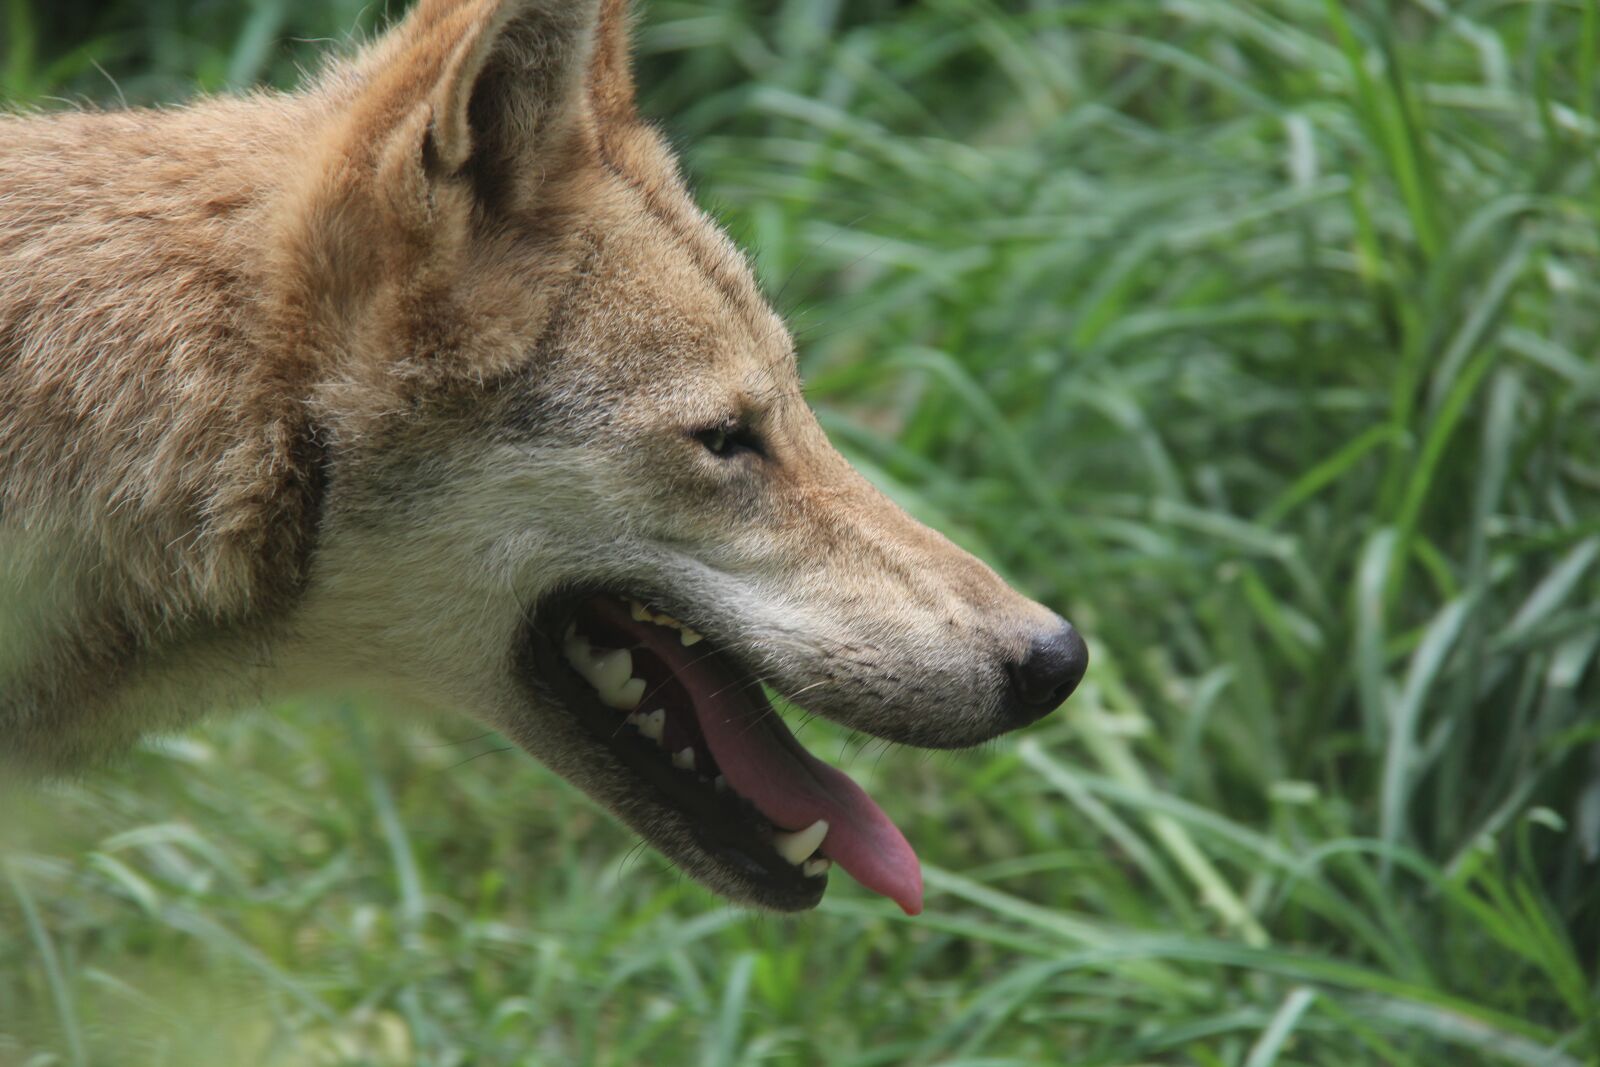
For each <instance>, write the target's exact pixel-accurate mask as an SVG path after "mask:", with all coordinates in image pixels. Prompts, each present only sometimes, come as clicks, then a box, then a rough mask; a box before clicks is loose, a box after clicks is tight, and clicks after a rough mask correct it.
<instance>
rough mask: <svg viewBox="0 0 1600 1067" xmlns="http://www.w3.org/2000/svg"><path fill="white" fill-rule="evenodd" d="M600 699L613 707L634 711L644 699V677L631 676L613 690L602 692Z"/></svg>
mask: <svg viewBox="0 0 1600 1067" xmlns="http://www.w3.org/2000/svg"><path fill="white" fill-rule="evenodd" d="M600 699H601V700H602V701H603V702H605V703H606V704H609V705H610V706H611V707H613V708H619V709H621V710H622V711H632V710H633V709H634V708H636V707H638V706H639V701H641V700H643V699H644V679H643V678H629V679H628V680H627V681H626V682H623V683H622V684H621V685H619V686H618V687H617V688H615V689H613V690H612V691H611V692H609V693H601V694H600Z"/></svg>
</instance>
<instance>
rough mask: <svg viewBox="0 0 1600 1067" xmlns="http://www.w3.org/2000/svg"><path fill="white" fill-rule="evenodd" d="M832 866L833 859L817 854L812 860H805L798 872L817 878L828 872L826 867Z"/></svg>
mask: <svg viewBox="0 0 1600 1067" xmlns="http://www.w3.org/2000/svg"><path fill="white" fill-rule="evenodd" d="M832 866H833V861H832V860H830V859H829V858H828V857H826V856H818V857H817V858H816V859H814V860H806V862H805V866H803V867H801V868H800V873H801V874H803V875H805V876H806V877H807V878H817V877H820V876H822V875H824V874H827V873H828V868H829V867H832Z"/></svg>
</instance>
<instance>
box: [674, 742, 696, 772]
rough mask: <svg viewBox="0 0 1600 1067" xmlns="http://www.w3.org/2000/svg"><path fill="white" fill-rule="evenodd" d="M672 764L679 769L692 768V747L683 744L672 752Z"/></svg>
mask: <svg viewBox="0 0 1600 1067" xmlns="http://www.w3.org/2000/svg"><path fill="white" fill-rule="evenodd" d="M672 765H673V766H674V767H676V768H678V770H680V771H692V770H694V749H693V748H691V747H689V746H685V747H683V748H682V749H680V750H678V751H677V752H674V753H673V754H672Z"/></svg>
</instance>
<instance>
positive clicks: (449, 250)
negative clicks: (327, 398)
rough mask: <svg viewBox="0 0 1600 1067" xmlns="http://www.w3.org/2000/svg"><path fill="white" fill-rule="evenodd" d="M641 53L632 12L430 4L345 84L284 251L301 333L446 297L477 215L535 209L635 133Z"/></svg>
mask: <svg viewBox="0 0 1600 1067" xmlns="http://www.w3.org/2000/svg"><path fill="white" fill-rule="evenodd" d="M627 38H628V10H627V0H419V2H418V3H417V5H416V7H415V8H413V9H412V11H411V12H410V14H408V15H407V16H406V18H405V19H404V20H403V21H401V22H400V23H399V24H398V25H397V26H395V27H394V28H393V29H391V30H390V31H388V32H387V33H385V34H383V35H382V36H380V37H379V38H378V39H377V40H376V41H374V42H373V43H372V44H371V45H369V46H368V47H367V48H366V49H364V50H363V51H362V52H361V53H360V54H359V55H357V56H356V57H355V58H354V59H353V60H351V61H350V62H348V63H345V64H343V65H341V66H339V67H337V68H335V69H334V70H332V71H330V73H329V75H328V76H327V77H326V78H325V79H324V80H323V82H322V83H321V84H320V85H319V86H318V87H317V88H316V89H314V90H313V93H312V95H311V96H309V97H308V98H307V102H308V104H316V105H319V106H320V107H321V108H322V116H323V117H321V118H320V119H318V120H317V126H316V129H317V130H318V131H320V132H319V133H317V134H316V136H315V138H314V140H313V141H312V143H311V144H310V145H308V153H307V160H306V164H305V166H304V168H303V169H302V170H301V171H300V172H299V173H298V174H297V175H296V176H295V177H294V178H292V179H291V181H290V182H289V184H288V186H287V187H286V189H285V196H286V202H285V216H286V218H287V219H288V220H290V221H288V222H287V225H286V226H285V228H284V229H282V230H280V231H279V236H278V238H277V239H276V240H275V241H274V242H273V245H274V249H275V255H276V258H277V260H278V262H277V267H278V271H277V274H278V278H279V282H280V284H281V286H282V287H283V289H284V291H283V293H282V294H281V296H282V303H283V305H284V307H283V310H284V313H285V315H286V316H287V318H288V319H289V320H290V322H289V323H288V324H287V325H290V326H291V327H292V328H296V329H305V328H307V327H310V328H312V329H320V327H321V326H327V325H330V324H335V323H338V322H339V321H341V320H347V319H348V317H349V316H350V315H351V313H352V312H353V311H355V310H356V309H357V308H359V307H360V306H361V305H362V304H364V303H365V300H366V298H367V297H368V296H370V295H371V294H372V293H373V292H374V289H375V287H378V286H381V285H384V284H385V283H386V282H393V281H400V282H403V284H404V285H405V286H406V287H407V288H409V289H411V290H412V291H417V292H420V291H422V290H425V289H438V288H441V287H443V285H444V284H445V283H446V282H447V279H446V278H445V277H444V276H443V275H444V274H446V273H448V272H449V271H451V270H452V269H453V268H452V264H454V263H456V262H458V261H459V257H458V255H457V253H458V252H459V251H460V250H461V249H462V248H463V247H464V243H465V242H467V241H469V240H470V239H471V231H472V227H473V221H472V220H473V218H474V216H475V215H477V216H483V215H490V216H492V215H495V214H498V213H503V212H506V211H508V210H516V209H526V210H532V209H536V208H537V207H538V204H539V197H540V195H541V189H542V187H543V186H544V185H545V183H546V182H547V181H549V179H550V178H551V177H552V176H554V175H559V174H562V173H567V172H569V171H571V170H573V169H574V168H576V167H578V166H580V165H581V163H582V159H583V154H584V153H585V152H586V151H587V150H589V149H590V148H591V147H593V146H597V145H598V144H599V142H600V140H601V139H602V137H603V136H604V132H603V130H604V127H606V126H607V125H609V124H612V123H631V122H632V116H633V80H632V76H631V74H630V73H629V70H628V39H627ZM319 324H320V326H319ZM308 340H310V339H308Z"/></svg>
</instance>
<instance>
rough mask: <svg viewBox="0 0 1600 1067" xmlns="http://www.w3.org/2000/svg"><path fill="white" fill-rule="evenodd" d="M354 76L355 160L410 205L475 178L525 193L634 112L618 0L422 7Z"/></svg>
mask: <svg viewBox="0 0 1600 1067" xmlns="http://www.w3.org/2000/svg"><path fill="white" fill-rule="evenodd" d="M353 73H354V78H353V79H352V81H353V82H354V89H355V95H354V98H353V99H352V101H351V105H350V108H349V112H348V114H347V120H348V125H347V126H346V129H347V131H348V135H349V137H350V141H347V142H346V150H347V151H350V152H351V154H352V155H353V156H355V157H357V158H359V157H362V156H365V157H366V159H367V160H368V162H369V164H371V165H372V167H373V168H374V169H375V170H376V171H378V174H377V175H376V176H377V178H378V180H379V181H380V182H381V183H385V184H391V183H398V184H399V186H400V188H391V189H389V190H388V191H389V192H390V193H391V194H393V193H400V194H401V199H402V200H404V199H406V196H405V193H406V192H407V191H410V192H422V190H421V189H420V188H417V186H418V185H419V184H420V183H425V182H428V181H432V180H437V179H439V178H441V177H450V176H454V175H458V174H461V173H463V172H465V171H468V170H469V169H470V171H471V172H472V176H473V177H474V178H475V179H478V180H479V182H480V184H483V183H484V182H485V181H486V182H487V185H488V186H490V187H498V186H502V185H504V184H506V183H507V182H508V181H509V182H510V183H511V184H512V185H516V184H518V178H519V176H526V175H527V172H529V171H532V172H535V176H536V172H537V171H538V170H540V169H542V167H541V161H544V165H546V166H547V165H548V161H549V159H550V158H551V156H553V155H556V154H559V153H560V152H561V151H562V150H563V149H565V148H567V147H569V146H570V145H571V144H572V143H573V142H574V141H579V140H581V139H582V137H583V135H584V133H585V132H586V131H588V132H592V127H593V126H594V125H595V123H596V122H598V121H601V120H603V119H604V117H605V116H606V115H607V114H612V113H617V112H620V111H621V110H623V109H631V107H632V85H631V81H630V80H628V79H627V42H626V12H625V3H623V2H620V0H420V2H419V3H418V5H417V7H416V8H415V9H414V10H413V11H412V13H411V14H410V15H409V16H408V17H407V18H406V19H405V21H404V22H402V23H401V24H400V25H399V26H397V27H395V29H394V30H392V31H390V32H389V33H388V34H386V35H385V36H384V37H383V38H381V39H380V40H379V41H378V42H377V44H376V45H375V46H373V47H372V48H371V49H369V50H368V51H367V52H366V53H365V54H364V55H362V56H361V57H360V59H359V60H358V61H357V64H356V67H355V70H354V72H353ZM352 142H353V143H352ZM519 172H520V173H519ZM406 187H410V188H409V190H408V189H407V188H406Z"/></svg>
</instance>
